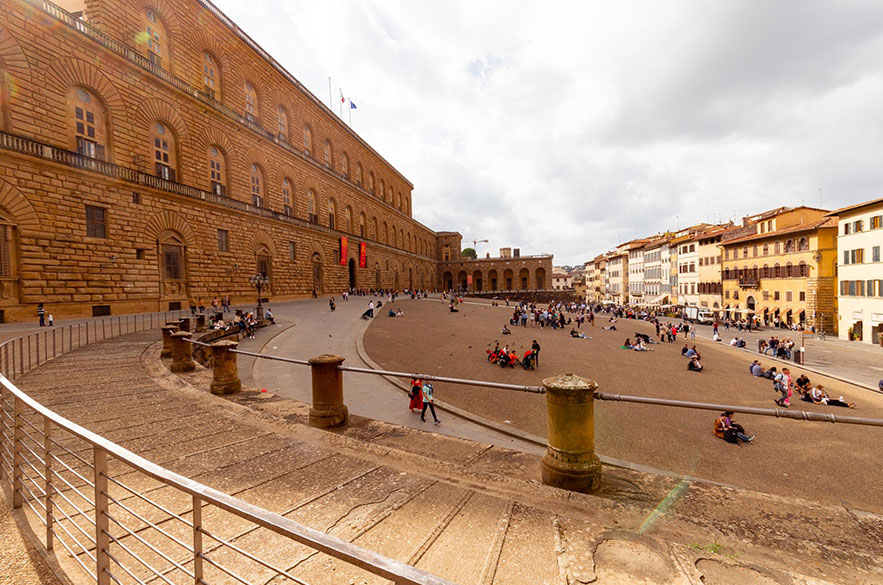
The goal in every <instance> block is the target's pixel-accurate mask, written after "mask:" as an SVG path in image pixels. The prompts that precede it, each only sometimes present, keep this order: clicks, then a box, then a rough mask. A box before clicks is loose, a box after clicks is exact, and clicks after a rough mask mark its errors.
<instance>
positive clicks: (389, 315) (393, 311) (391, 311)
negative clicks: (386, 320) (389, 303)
mask: <svg viewBox="0 0 883 585" xmlns="http://www.w3.org/2000/svg"><path fill="white" fill-rule="evenodd" d="M386 316H387V317H395V316H396V312H395V310H394V309H390V310H389V311H387V312H386Z"/></svg>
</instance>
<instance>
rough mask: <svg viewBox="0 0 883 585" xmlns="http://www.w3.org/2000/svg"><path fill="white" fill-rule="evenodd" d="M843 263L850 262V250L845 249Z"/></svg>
mask: <svg viewBox="0 0 883 585" xmlns="http://www.w3.org/2000/svg"><path fill="white" fill-rule="evenodd" d="M843 263H844V264H849V250H843Z"/></svg>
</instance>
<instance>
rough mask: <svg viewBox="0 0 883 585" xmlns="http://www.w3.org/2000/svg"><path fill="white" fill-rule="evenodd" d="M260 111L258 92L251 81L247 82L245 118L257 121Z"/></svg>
mask: <svg viewBox="0 0 883 585" xmlns="http://www.w3.org/2000/svg"><path fill="white" fill-rule="evenodd" d="M259 115H260V112H259V111H258V94H257V91H255V88H254V85H252V83H251V82H250V81H246V82H245V118H246V119H247V120H248V121H250V122H257V120H258V116H259Z"/></svg>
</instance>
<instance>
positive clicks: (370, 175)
mask: <svg viewBox="0 0 883 585" xmlns="http://www.w3.org/2000/svg"><path fill="white" fill-rule="evenodd" d="M368 191H370V192H371V193H372V194H373V193H374V171H368Z"/></svg>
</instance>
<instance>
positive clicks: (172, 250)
mask: <svg viewBox="0 0 883 585" xmlns="http://www.w3.org/2000/svg"><path fill="white" fill-rule="evenodd" d="M162 253H163V260H164V262H163V264H164V265H165V271H166V280H181V278H182V274H183V273H182V270H181V246H172V245H169V244H163V246H162Z"/></svg>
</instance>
